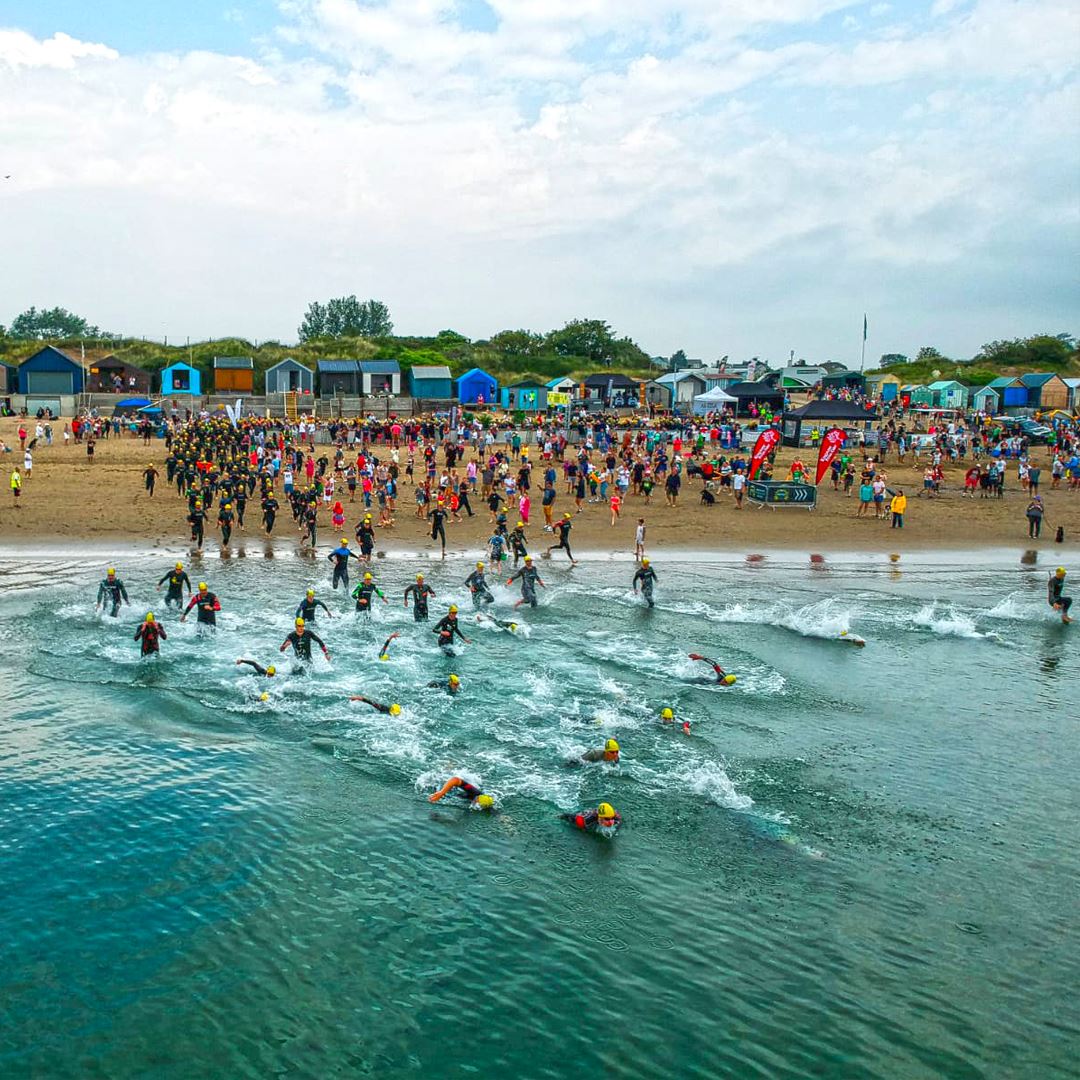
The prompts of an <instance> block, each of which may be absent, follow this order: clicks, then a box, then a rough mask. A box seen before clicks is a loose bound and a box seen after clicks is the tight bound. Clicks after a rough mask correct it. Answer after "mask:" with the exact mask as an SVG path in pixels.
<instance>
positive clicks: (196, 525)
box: [188, 509, 206, 548]
mask: <svg viewBox="0 0 1080 1080" xmlns="http://www.w3.org/2000/svg"><path fill="white" fill-rule="evenodd" d="M188 522H189V524H190V525H191V539H192V540H193V541H194V542H195V545H196V546H197V547H200V548H201V547H202V545H203V533H204V532H205V530H206V511H205V510H199V509H195V510H192V511H191V513H190V514H188Z"/></svg>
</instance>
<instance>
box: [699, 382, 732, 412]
mask: <svg viewBox="0 0 1080 1080" xmlns="http://www.w3.org/2000/svg"><path fill="white" fill-rule="evenodd" d="M738 400H739V399H738V398H737V397H733V396H732V395H731V394H729V393H727V391H725V390H722V389H721V388H720V387H719V386H714V387H713V388H712V389H711V390H707V391H706V392H705V393H704V394H698V395H697V396H696V397H695V398H694V415H695V416H704V415H705V414H706V413H711V412H716V411H717V410H718V409H722V408H723V407H724V406H725V405H730V404H732V403H733V402H738Z"/></svg>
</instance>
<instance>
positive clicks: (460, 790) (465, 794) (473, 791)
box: [453, 780, 484, 803]
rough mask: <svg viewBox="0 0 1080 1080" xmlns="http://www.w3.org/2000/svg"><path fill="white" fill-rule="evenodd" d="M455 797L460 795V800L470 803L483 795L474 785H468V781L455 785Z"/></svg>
mask: <svg viewBox="0 0 1080 1080" xmlns="http://www.w3.org/2000/svg"><path fill="white" fill-rule="evenodd" d="M453 792H454V794H455V795H460V796H461V798H463V799H466V800H467V801H468V802H470V803H471V802H472V801H473V800H474V799H479V798H480V796H481V795H483V794H484V793H483V791H481V790H480V788H478V787H477V786H476V785H475V784H470V783H469V782H468V780H462V781H461V783H460V784H456V785H455V786H454V788H453Z"/></svg>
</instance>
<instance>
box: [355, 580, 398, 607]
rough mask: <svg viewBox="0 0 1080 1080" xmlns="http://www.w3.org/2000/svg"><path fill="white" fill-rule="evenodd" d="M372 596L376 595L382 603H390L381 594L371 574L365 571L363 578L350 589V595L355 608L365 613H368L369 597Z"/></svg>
mask: <svg viewBox="0 0 1080 1080" xmlns="http://www.w3.org/2000/svg"><path fill="white" fill-rule="evenodd" d="M373 596H378V598H379V599H380V600H381V601H382V602H383V603H384V604H389V603H390V601H389V600H387V599H386V597H385V596H383V594H382V590H381V589H380V588H379V587H378V586H377V585H376V584H375V581H374V579H373V578H372V576H371V574H370V573H366V574H364V580H363V581H361V582H360V584H359V585H357V586H356V588H355V589H353V591H352V597H353V599H354V600H355V601H356V610H357V611H362V612H363V613H364V614H365V615H368V614H370V613H371V598H372V597H373Z"/></svg>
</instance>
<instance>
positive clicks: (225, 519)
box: [217, 503, 233, 547]
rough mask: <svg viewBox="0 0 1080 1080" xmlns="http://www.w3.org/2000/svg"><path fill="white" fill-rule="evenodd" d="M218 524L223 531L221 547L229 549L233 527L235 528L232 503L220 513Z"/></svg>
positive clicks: (225, 506)
mask: <svg viewBox="0 0 1080 1080" xmlns="http://www.w3.org/2000/svg"><path fill="white" fill-rule="evenodd" d="M217 523H218V528H219V529H221V546H222V547H228V546H229V540H230V538H231V537H232V526H233V511H232V503H226V504H225V505H224V506H223V507H222V508H221V509H220V510H219V511H218V519H217Z"/></svg>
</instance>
